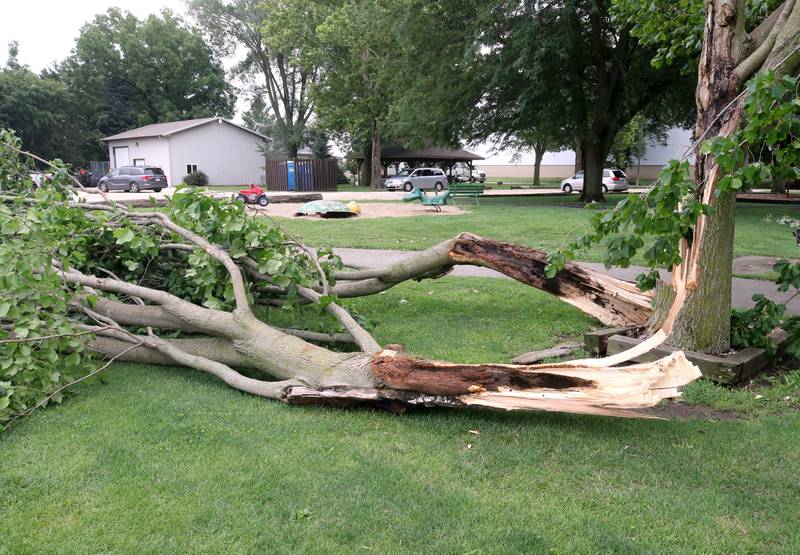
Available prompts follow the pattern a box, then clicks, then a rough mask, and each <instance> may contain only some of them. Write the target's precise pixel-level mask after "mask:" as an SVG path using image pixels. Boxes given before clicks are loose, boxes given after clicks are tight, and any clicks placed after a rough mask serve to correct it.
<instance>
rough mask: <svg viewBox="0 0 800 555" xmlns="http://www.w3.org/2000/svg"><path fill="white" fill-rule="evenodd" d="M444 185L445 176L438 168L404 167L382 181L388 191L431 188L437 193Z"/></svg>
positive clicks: (445, 182)
mask: <svg viewBox="0 0 800 555" xmlns="http://www.w3.org/2000/svg"><path fill="white" fill-rule="evenodd" d="M445 185H447V176H446V175H445V174H444V172H443V171H442V170H441V169H439V168H416V169H410V168H409V169H405V170H402V171H401V172H400V173H398V174H397V175H393V176H391V177H389V178H388V179H387V180H386V182H385V183H384V187H386V188H387V189H389V190H390V191H395V190H397V189H402V190H404V191H411V190H413V189H420V190H423V191H424V190H426V189H433V190H434V191H436V192H437V193H438V192H439V191H441V190H442V189H444V187H445Z"/></svg>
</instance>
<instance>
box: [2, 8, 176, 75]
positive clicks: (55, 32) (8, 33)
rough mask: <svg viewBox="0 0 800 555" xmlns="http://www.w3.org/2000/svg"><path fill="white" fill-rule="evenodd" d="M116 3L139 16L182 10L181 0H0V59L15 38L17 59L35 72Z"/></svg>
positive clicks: (57, 57) (60, 54)
mask: <svg viewBox="0 0 800 555" xmlns="http://www.w3.org/2000/svg"><path fill="white" fill-rule="evenodd" d="M111 7H118V8H120V9H122V10H123V11H129V12H131V13H133V14H134V15H135V16H137V17H139V18H142V17H145V16H147V15H148V14H151V13H158V12H160V11H161V10H162V9H164V8H169V9H171V10H172V11H173V12H175V13H176V14H185V13H186V5H185V3H184V2H183V0H116V1H113V2H109V1H104V0H0V48H2V54H0V61H2V63H3V64H5V61H6V57H7V49H6V46H7V45H8V43H9V42H11V41H12V40H16V41H18V42H19V50H20V53H19V58H20V62H22V63H23V64H26V65H28V66H30V68H31V69H32V70H33V71H36V72H38V71H39V70H41V69H42V68H44V67H47V66H48V65H50V64H51V63H52V62H54V61H61V60H63V59H64V58H66V57H67V56H68V55H69V52H70V50H71V49H72V47H73V46H74V44H75V39H76V38H77V36H78V32H79V31H80V28H81V26H82V25H83V24H84V23H86V22H88V21H91V20H92V19H94V16H95V15H97V14H100V13H104V12H105V11H106V10H108V8H111Z"/></svg>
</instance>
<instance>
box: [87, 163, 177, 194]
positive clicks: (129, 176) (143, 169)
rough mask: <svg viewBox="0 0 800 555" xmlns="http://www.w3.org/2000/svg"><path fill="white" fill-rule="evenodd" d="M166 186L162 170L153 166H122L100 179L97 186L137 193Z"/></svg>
mask: <svg viewBox="0 0 800 555" xmlns="http://www.w3.org/2000/svg"><path fill="white" fill-rule="evenodd" d="M167 186H168V184H167V176H166V175H164V170H162V169H161V168H157V167H155V166H122V167H121V168H117V169H116V170H113V171H112V172H111V173H109V174H108V175H106V176H104V177H103V178H101V179H100V182H99V183H98V184H97V188H98V189H100V190H101V191H103V192H104V193H106V192H108V191H129V192H131V193H138V192H139V191H144V190H145V189H151V190H153V191H155V192H156V193H157V192H159V191H160V190H161V189H164V188H166V187H167Z"/></svg>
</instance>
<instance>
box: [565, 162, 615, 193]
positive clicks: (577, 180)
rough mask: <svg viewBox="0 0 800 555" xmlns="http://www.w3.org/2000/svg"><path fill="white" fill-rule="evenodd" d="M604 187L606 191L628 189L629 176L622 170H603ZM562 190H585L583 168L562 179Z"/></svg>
mask: <svg viewBox="0 0 800 555" xmlns="http://www.w3.org/2000/svg"><path fill="white" fill-rule="evenodd" d="M602 187H603V192H604V193H607V192H609V191H627V190H628V176H626V175H625V172H624V171H622V170H617V169H609V168H606V169H604V170H603V185H602ZM561 190H562V191H564V192H565V193H571V192H572V191H583V170H581V171H579V172H578V173H576V174H575V175H573V176H572V177H568V178H566V179H564V180H563V181H561Z"/></svg>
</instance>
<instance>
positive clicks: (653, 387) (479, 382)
mask: <svg viewBox="0 0 800 555" xmlns="http://www.w3.org/2000/svg"><path fill="white" fill-rule="evenodd" d="M798 5H800V4H796V3H795V2H794V1H793V0H786V1H785V2H784V3H783V4H782V5H781V7H780V8H778V9H779V10H780V12H779V14H778V16H775V17H770V18H768V19H769V21H771V26H770V27H769V29H770V30H769V31H766V32H762V33H758V29H756V30H755V31H753V33H751V35H749V37H751V39H752V42H753V44H752V45H751V47H752V50H746V51H745V52H744V53H743V51H741V50H740V49H738V48H732V47H731V45H733V44H737V40H740V39H741V38H742V37H743V36H745V38H747V37H748V35H743V34H742V33H743V31H742V28H743V27H742V26H743V23H742V21H743V2H740V1H734V0H728V1H725V0H713V1H711V0H710V1H709V2H708V3H707V5H706V13H707V15H706V32H705V43H704V49H703V57H702V59H701V74H700V76H701V79H700V82H699V85H698V100H699V108H700V115H699V118H698V132H699V133H698V135H699V137H700V138H701V139H702V138H706V137H707V136H709V135H711V136H713V135H716V136H717V139H718V140H716V142H712V143H710V145H711V146H710V147H709V149H708V150H703V151H698V154H699V155H700V157H699V159H698V160H699V161H698V164H697V166H698V168H697V170H696V171H697V172H698V174H697V179H696V181H692V180H690V179H689V177H688V165H687V164H678V163H676V164H671V165H670V166H669V167H668V168H667V170H666V171H665V173H664V174H663V177H662V183H661V184H660V186H659V187H656V188H654V189H653V191H651V193H648V195H645V196H644V197H635V196H632V197H629V198H628V199H626V200H625V201H623V202H621V203H620V204H619V205H618V206H617V207H616V208H615V209H614V210H613V211H612V212H609V213H605V214H602V215H600V216H598V217H596V218H595V220H594V222H593V226H592V228H591V231H590V233H589V234H587V235H586V236H585V237H584V238H582V239H581V240H579V241H578V242H577V244H576V245H575V246H576V247H581V246H587V245H589V244H592V243H594V242H597V241H599V240H602V239H607V238H609V237H612V236H613V237H612V239H611V242H610V243H609V253H610V255H611V258H612V260H611V262H617V263H623V264H624V263H627V262H629V261H630V258H631V257H632V256H633V254H635V253H636V252H637V251H638V249H640V248H641V247H642V246H643V244H644V242H643V240H642V239H641V236H642V235H646V234H651V235H656V236H657V240H656V243H655V244H654V245H653V248H651V249H650V250H649V251H647V253H646V255H645V258H646V259H647V260H648V262H650V263H652V264H653V265H654V266H657V265H664V264H666V263H669V264H672V265H674V268H673V283H672V287H671V289H672V290H671V292H670V294H669V295H659V303H658V304H657V306H658V307H659V311H658V312H657V313H655V314H653V313H652V312H651V310H650V308H649V304H650V301H651V297H650V295H649V294H647V293H642V292H641V291H639V290H637V289H636V288H635V287H633V286H632V285H630V284H625V283H624V282H619V281H618V280H612V279H611V278H608V277H606V276H602V275H601V274H598V273H595V272H591V271H588V270H585V269H583V268H581V267H579V266H575V265H572V264H570V263H568V262H566V254H568V253H561V254H557V255H555V256H550V257H548V258H545V257H544V255H543V253H541V252H537V251H533V250H531V249H525V248H524V247H519V246H515V245H508V244H504V243H499V242H496V241H491V240H488V239H483V238H479V237H475V236H472V235H468V234H462V235H460V236H458V237H456V238H455V239H452V240H450V241H447V242H444V243H442V244H440V245H438V246H436V247H433V248H432V249H429V250H428V251H425V252H423V253H421V254H419V255H417V256H415V257H413V258H412V259H411V260H408V261H404V262H402V263H399V264H395V265H393V266H390V267H388V268H384V269H364V270H356V271H351V272H345V271H344V270H343V269H342V268H341V267H340V266H341V265H340V264H339V263H338V261H337V259H336V257H335V256H332V254H331V253H322V256H314V255H313V254H312V253H310V252H309V251H308V249H307V248H305V247H304V246H303V245H301V244H299V243H298V242H297V241H295V240H293V239H292V238H290V237H287V236H286V235H285V234H283V233H282V232H281V231H280V230H279V229H277V228H275V227H270V226H269V225H268V224H266V223H264V222H263V221H261V219H257V218H248V217H247V216H246V214H245V212H244V208H243V207H242V206H241V205H238V204H235V203H232V202H230V201H224V200H216V199H211V198H208V197H206V196H204V195H202V194H199V193H197V192H194V193H192V192H188V193H184V194H180V195H176V196H175V197H173V200H172V202H171V203H170V204H169V205H168V206H166V207H165V210H164V211H163V212H158V211H153V212H142V211H130V210H128V209H127V208H125V207H122V206H119V205H116V204H115V203H113V201H111V200H110V199H109V198H106V202H105V203H100V204H93V205H86V204H82V203H77V202H75V200H74V198H73V196H72V195H71V194H70V192H69V191H68V190H67V185H68V184H69V177H68V175H67V173H66V171H65V170H64V169H63V168H57V171H56V174H55V176H54V179H53V185H52V187H46V188H43V189H39V190H38V191H36V192H35V194H33V195H31V190H32V185H33V184H32V182H31V180H30V178H29V177H28V175H29V169H30V168H29V167H28V166H27V165H26V163H25V161H24V160H22V159H20V158H19V156H18V155H19V148H18V146H17V143H16V141H15V139H14V138H13V137H11V136H9V135H7V134H4V136H3V140H2V141H0V146H1V147H2V148H0V163H2V164H3V168H2V169H3V171H2V172H0V178H2V180H3V181H2V186H3V191H4V193H3V197H2V198H3V204H2V205H0V235H2V238H3V241H2V242H0V261H2V263H0V279H2V281H3V288H2V292H1V293H0V294H1V295H2V296H0V346H1V347H2V349H3V351H2V355H1V356H0V371H4V372H5V374H4V375H3V377H4V378H6V379H9V381H5V382H0V418H2V419H3V420H9V419H12V418H17V417H19V416H21V415H25V414H29V413H30V412H31V411H32V410H35V409H36V408H37V407H38V406H42V405H43V404H45V403H47V402H49V401H50V400H53V401H58V397H59V396H60V395H61V392H62V391H63V390H64V389H65V388H66V387H69V385H71V384H72V383H75V382H77V381H80V380H83V379H85V377H86V376H90V375H93V374H95V373H96V372H98V371H99V369H96V370H94V371H92V372H89V373H88V374H86V369H87V366H88V365H89V364H90V363H91V358H90V357H89V356H88V355H87V354H86V353H87V350H88V351H94V352H96V353H101V354H103V355H106V356H108V357H109V361H113V360H139V361H145V362H151V363H157V364H177V365H182V366H186V367H190V368H194V369H196V370H199V371H203V372H207V373H210V374H212V375H214V376H216V377H218V378H220V379H221V380H223V381H224V382H225V383H227V384H228V385H230V386H231V387H234V388H237V389H239V390H242V391H246V392H248V393H252V394H255V395H259V396H263V397H267V398H271V399H279V400H282V401H284V402H288V403H296V404H308V403H324V404H335V405H344V406H350V405H355V404H371V405H376V406H380V407H384V408H388V409H393V410H398V409H402V408H404V407H408V406H447V407H463V406H475V407H488V408H499V409H508V410H515V409H517V410H554V411H566V412H575V413H591V414H604V415H613V416H643V415H644V414H643V413H641V412H640V411H639V409H642V408H645V407H650V406H653V405H654V404H656V403H657V402H659V401H660V400H661V399H664V398H668V397H674V396H676V395H678V388H679V387H680V386H681V385H683V384H686V383H688V382H690V381H691V380H693V379H696V378H697V377H698V376H699V371H698V370H697V368H696V367H695V366H694V365H692V364H691V363H689V362H688V361H687V360H686V358H685V357H684V356H683V354H682V353H681V352H676V353H674V354H672V355H670V356H669V357H666V358H664V359H661V360H658V361H656V362H653V363H649V364H640V365H633V366H630V365H628V366H620V365H622V364H625V363H626V362H627V361H629V360H631V359H632V358H634V357H635V356H637V355H638V354H640V353H644V352H647V351H649V350H651V349H652V348H653V347H655V346H657V345H659V344H661V343H662V342H664V341H666V340H668V339H670V338H671V339H672V340H673V341H677V342H679V343H680V344H681V345H687V346H696V345H709V346H710V347H709V348H710V349H712V350H715V349H719V347H720V346H725V345H727V343H726V341H727V339H726V338H727V337H729V333H728V332H729V330H727V329H723V328H725V326H724V323H725V320H726V318H729V314H728V313H726V312H725V311H726V310H727V309H726V306H727V308H729V303H730V292H729V289H728V287H729V283H728V282H729V281H730V280H729V278H730V272H729V271H727V273H726V269H725V264H729V263H730V248H729V247H730V241H731V240H732V233H729V232H730V231H731V230H732V218H733V211H732V210H733V209H732V203H733V201H732V194H733V193H732V192H733V191H735V190H736V189H737V181H735V180H739V181H738V186H739V187H740V186H741V184H742V182H743V181H742V180H743V178H745V177H747V175H746V174H747V170H744V169H743V167H744V163H743V162H737V160H736V155H737V153H736V148H737V144H738V143H737V140H738V139H739V138H738V137H737V138H735V139H734V134H735V132H736V130H737V129H738V127H739V123H740V120H741V115H742V107H743V105H744V98H745V96H746V95H745V94H744V93H743V92H740V93H738V94H737V90H739V87H741V85H742V81H743V80H744V79H746V78H747V77H748V76H749V75H751V74H752V72H753V71H755V70H756V69H757V68H758V67H761V66H763V65H764V64H766V66H765V67H768V68H769V69H770V70H772V72H771V73H769V74H766V75H764V76H763V78H762V81H761V83H762V87H761V89H759V88H758V87H757V88H756V94H754V95H753V98H754V101H753V102H754V105H755V108H754V110H757V109H759V107H760V105H759V104H758V103H759V102H761V103H763V102H764V98H763V97H762V95H763V93H764V90H767V91H768V92H769V94H773V91H777V93H774V96H775V98H773V99H772V101H770V102H772V103H770V102H767V103H766V105H767V106H772V107H774V106H776V104H775V103H778V104H777V105H778V106H780V107H781V110H783V106H784V98H783V97H784V96H785V95H786V94H788V93H786V92H785V91H786V90H788V89H787V87H788V86H789V85H790V84H787V83H786V82H783V81H780V79H781V77H782V76H783V75H786V74H787V72H791V71H794V70H796V69H797V67H798V65H800V55H798V52H800V47H798V46H797V40H798V33H797V32H796V30H797V26H798V24H800V9H799V8H798ZM762 35H765V36H762ZM763 45H768V46H763ZM763 51H766V54H764V52H763ZM743 56H744V57H743ZM742 64H744V65H742ZM776 79H777V81H776ZM781 83H783V85H782V86H783V88H781ZM759 90H760V92H759ZM785 104H786V106H788V107H786V110H788V111H791V110H795V111H796V103H793V102H792V101H791V99H790V100H789V101H788V102H787V103H785ZM761 113H763V110H762V112H758V111H755V112H754V114H756V115H758V114H761ZM781 113H783V112H782V111H781ZM787 113H792V112H787ZM754 120H757V121H756V123H760V124H762V127H765V125H764V121H761V120H758V118H754ZM770 123H771V124H772V125H773V126H774V127H775V128H780V129H784V128H783V127H780V126H781V125H782V122H781V121H779V120H773V121H770ZM756 129H757V126H756ZM784 130H785V129H784ZM749 131H750V132H752V133H755V134H756V135H757V133H756V130H754V129H750V130H749ZM786 132H787V133H789V134H790V135H791V128H790V131H786ZM757 138H759V140H761V137H760V136H759V137H757ZM769 138H770V135H767V136H766V138H764V140H765V141H766V140H768V139H769ZM745 139H747V140H750V139H752V137H750V138H749V139H748V138H747V137H745ZM790 148H791V147H790ZM795 155H796V153H795ZM732 159H733V162H731V160H732ZM740 172H741V173H740ZM750 177H753V176H750ZM654 206H655V208H654ZM712 210H713V211H715V212H714V215H713V217H712ZM626 226H633V228H634V233H633V234H630V235H627V236H626V235H619V236H616V235H615V234H618V233H619V232H621V231H623V230H624V229H625V228H626ZM455 264H478V265H481V266H485V267H489V268H492V269H495V270H498V271H500V272H503V273H504V274H506V275H509V276H511V277H513V278H515V279H517V280H519V281H521V282H523V283H527V284H528V285H532V286H534V287H538V288H540V289H542V290H545V291H548V292H550V293H553V294H555V295H557V296H559V297H560V298H562V299H564V300H567V301H568V302H570V303H571V304H573V305H574V306H576V307H578V308H580V309H581V310H583V311H584V312H586V313H588V314H591V315H593V316H595V317H596V318H598V319H600V320H601V321H604V322H606V323H609V324H612V323H613V324H618V323H636V324H643V323H645V322H646V321H647V320H649V319H650V317H651V316H653V317H654V318H656V319H657V320H658V321H659V322H656V325H654V326H652V329H655V332H654V333H653V334H652V336H651V337H649V338H648V339H647V340H645V341H643V342H642V343H641V344H639V345H638V346H637V347H635V348H633V349H631V350H629V351H626V352H624V353H620V354H618V355H615V356H613V357H608V358H606V359H588V360H579V361H570V362H563V363H557V364H538V365H506V364H478V365H475V364H457V363H451V362H442V361H429V360H425V359H422V358H418V357H414V356H412V355H410V354H408V353H405V352H404V350H403V349H402V348H401V347H397V346H385V347H382V346H380V345H379V344H378V342H377V341H376V340H375V339H374V338H373V337H372V336H371V335H370V334H369V332H368V331H367V330H365V329H364V328H363V327H362V326H360V325H359V323H358V321H357V319H356V318H354V317H353V316H352V315H351V314H349V312H348V311H346V310H345V309H344V308H343V307H342V306H340V305H339V304H338V303H337V302H336V300H337V298H339V297H341V298H345V297H350V296H358V295H367V294H373V293H376V292H379V291H382V290H385V289H386V288H388V287H391V286H393V285H395V284H397V283H400V282H402V281H404V280H408V279H424V278H432V277H436V276H439V275H442V274H443V273H446V272H447V271H449V269H450V268H451V267H452V266H453V265H455ZM654 281H655V278H654V276H653V273H651V274H649V275H648V276H645V277H644V279H643V280H640V284H642V285H649V284H651V283H650V282H654ZM726 291H727V293H726ZM726 296H727V298H725V299H723V298H722V297H726ZM664 299H668V300H664ZM301 302H305V303H315V304H316V305H318V306H319V307H320V309H324V310H325V311H326V312H327V313H328V314H329V315H330V316H331V317H333V318H335V319H336V320H337V321H338V322H339V324H340V326H341V327H342V329H343V330H344V332H343V333H342V332H334V333H330V332H326V331H325V330H298V331H294V332H288V331H286V330H281V329H278V328H276V327H273V326H270V325H269V324H268V323H267V320H266V319H265V318H264V317H263V314H262V313H260V312H259V309H258V308H257V307H259V305H264V306H273V305H276V304H277V305H286V304H287V303H288V304H292V303H301ZM706 320H707V321H708V322H711V323H710V324H708V322H706ZM701 324H702V325H701ZM723 332H724V333H723ZM176 333H177V334H178V335H177V336H176V335H175V334H176ZM726 334H728V335H726ZM336 341H339V342H341V341H346V342H350V341H351V342H352V343H353V344H354V345H355V347H357V351H352V352H342V351H340V350H333V349H330V348H324V347H322V346H320V345H319V344H317V343H323V344H324V343H331V342H336ZM701 350H702V349H701ZM56 362H58V363H59V364H58V370H55V368H56V367H55V364H56ZM107 364H108V362H107V363H106V364H105V365H103V366H101V367H100V368H101V369H102V368H105V367H106V366H107ZM242 369H248V371H247V372H245V371H242ZM17 375H21V376H22V377H23V378H24V379H18V378H16V376H17ZM75 376H79V377H75ZM42 391H44V392H46V396H44V397H41V396H40V395H39V392H42Z"/></svg>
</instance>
